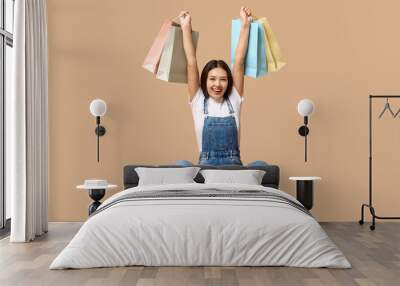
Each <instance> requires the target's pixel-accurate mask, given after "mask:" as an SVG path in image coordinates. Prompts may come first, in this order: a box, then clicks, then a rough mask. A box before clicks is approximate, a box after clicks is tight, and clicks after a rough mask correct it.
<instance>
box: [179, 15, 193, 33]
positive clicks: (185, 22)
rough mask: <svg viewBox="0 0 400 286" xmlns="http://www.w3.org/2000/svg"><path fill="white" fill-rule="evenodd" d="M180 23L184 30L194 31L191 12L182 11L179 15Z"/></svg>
mask: <svg viewBox="0 0 400 286" xmlns="http://www.w3.org/2000/svg"><path fill="white" fill-rule="evenodd" d="M178 17H179V21H180V23H181V27H182V29H185V28H190V29H192V23H191V20H192V18H191V17H190V14H189V11H182V12H180V13H179V16H178Z"/></svg>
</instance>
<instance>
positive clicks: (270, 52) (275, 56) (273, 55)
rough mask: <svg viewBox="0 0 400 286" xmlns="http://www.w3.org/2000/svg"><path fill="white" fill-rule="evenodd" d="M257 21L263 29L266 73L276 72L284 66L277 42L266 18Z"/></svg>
mask: <svg viewBox="0 0 400 286" xmlns="http://www.w3.org/2000/svg"><path fill="white" fill-rule="evenodd" d="M257 21H258V22H260V23H261V24H262V25H263V27H264V37H265V43H266V52H267V62H268V71H269V72H275V71H278V70H280V69H281V68H282V67H283V66H284V65H285V64H286V62H285V60H284V58H283V55H282V52H281V49H280V47H279V44H278V41H277V40H276V37H275V34H274V33H273V32H272V30H271V25H270V24H269V22H268V20H267V18H265V17H263V18H259V19H257Z"/></svg>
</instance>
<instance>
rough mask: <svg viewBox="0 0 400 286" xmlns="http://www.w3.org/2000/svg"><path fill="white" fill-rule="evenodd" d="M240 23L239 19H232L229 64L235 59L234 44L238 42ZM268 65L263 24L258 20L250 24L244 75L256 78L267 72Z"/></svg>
mask: <svg viewBox="0 0 400 286" xmlns="http://www.w3.org/2000/svg"><path fill="white" fill-rule="evenodd" d="M241 26H242V23H241V21H240V19H235V20H232V37H231V64H232V67H233V64H234V61H235V51H236V46H237V44H238V42H239V36H240V29H241ZM267 72H268V65H267V58H266V47H265V36H264V26H263V25H262V23H260V22H258V21H253V22H251V24H250V33H249V42H248V46H247V54H246V58H245V66H244V75H246V76H249V77H253V78H257V77H260V76H262V75H265V74H267Z"/></svg>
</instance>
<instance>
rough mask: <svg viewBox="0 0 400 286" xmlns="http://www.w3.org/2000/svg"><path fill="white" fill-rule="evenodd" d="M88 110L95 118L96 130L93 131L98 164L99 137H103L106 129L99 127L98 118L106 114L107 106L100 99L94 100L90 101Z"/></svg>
mask: <svg viewBox="0 0 400 286" xmlns="http://www.w3.org/2000/svg"><path fill="white" fill-rule="evenodd" d="M89 109H90V113H91V114H92V115H93V116H95V117H96V125H97V126H96V129H95V130H94V132H95V133H96V135H97V162H99V157H100V156H99V149H100V146H99V137H100V136H103V135H104V134H106V129H105V128H104V126H101V125H100V117H101V116H104V114H106V111H107V104H106V102H105V101H104V100H101V99H94V100H92V102H91V103H90V106H89Z"/></svg>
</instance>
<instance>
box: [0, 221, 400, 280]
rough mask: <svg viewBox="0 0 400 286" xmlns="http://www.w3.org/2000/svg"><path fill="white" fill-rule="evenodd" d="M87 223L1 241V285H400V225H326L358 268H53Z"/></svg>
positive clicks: (53, 226) (54, 226)
mask: <svg viewBox="0 0 400 286" xmlns="http://www.w3.org/2000/svg"><path fill="white" fill-rule="evenodd" d="M80 226H81V223H50V227H49V233H48V234H47V235H45V236H44V237H42V238H40V239H38V240H35V241H34V242H32V243H21V244H15V243H12V244H11V243H9V239H8V238H5V239H3V240H1V241H0V285H1V286H6V285H7V286H8V285H13V286H17V285H32V286H33V285H57V286H58V285H68V286H75V285H96V286H97V285H137V286H139V285H140V286H150V285H151V286H153V285H167V286H179V285H227V286H234V285H246V286H247V285H255V286H261V285H290V286H293V285H346V286H351V285H384V286H390V285H396V286H397V285H400V223H391V222H390V223H389V222H379V223H378V225H377V228H376V230H375V231H374V232H373V231H370V230H369V228H368V225H364V226H360V225H358V224H357V223H324V224H322V226H323V228H324V229H325V230H326V231H327V233H328V234H329V236H330V237H331V238H332V240H333V241H335V242H336V244H337V245H338V247H339V248H340V249H341V250H342V251H343V252H344V254H345V255H346V257H347V258H348V259H349V260H350V262H351V264H352V265H353V268H352V269H348V270H343V269H306V268H290V267H120V268H100V269H86V270H48V267H49V264H50V263H51V261H52V260H53V259H54V258H55V256H56V255H57V254H58V253H59V252H60V251H61V250H62V249H63V247H65V245H66V244H67V242H68V241H69V240H70V239H71V238H72V236H73V235H74V234H75V233H76V231H77V230H78V229H79V227H80Z"/></svg>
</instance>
